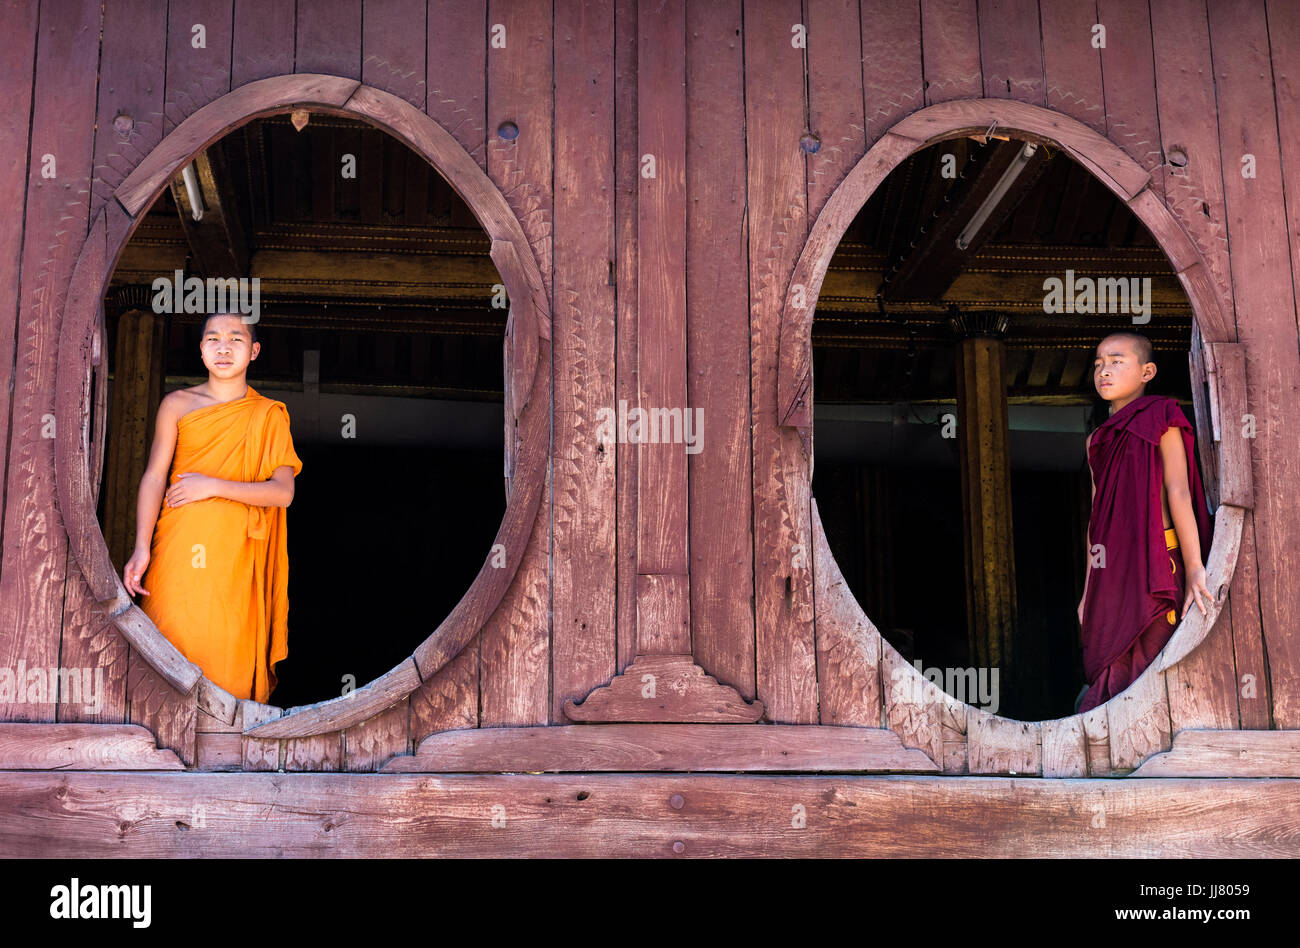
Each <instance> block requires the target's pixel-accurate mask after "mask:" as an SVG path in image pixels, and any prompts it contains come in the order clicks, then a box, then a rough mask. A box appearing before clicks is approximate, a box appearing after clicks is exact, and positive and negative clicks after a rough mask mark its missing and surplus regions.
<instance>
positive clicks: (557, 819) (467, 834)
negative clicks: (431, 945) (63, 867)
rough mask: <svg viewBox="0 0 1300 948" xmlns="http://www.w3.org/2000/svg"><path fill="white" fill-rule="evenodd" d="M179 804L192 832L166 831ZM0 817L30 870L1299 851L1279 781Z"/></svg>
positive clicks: (52, 792)
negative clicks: (537, 858) (99, 864)
mask: <svg viewBox="0 0 1300 948" xmlns="http://www.w3.org/2000/svg"><path fill="white" fill-rule="evenodd" d="M674 796H678V797H681V800H680V803H681V806H680V807H674V806H673V802H674V801H673V797H674ZM796 805H798V806H800V807H802V808H803V812H804V816H803V819H802V820H801V821H799V822H802V823H803V825H802V826H799V825H798V823H797V822H796V820H795V819H794V815H797V810H795V807H796ZM196 806H201V807H202V808H203V809H202V810H201V811H200V812H202V813H203V816H204V829H203V831H202V832H201V833H194V832H185V831H184V830H182V829H181V828H179V827H177V826H176V823H177V822H178V821H180V822H183V823H186V824H188V823H189V822H190V820H191V819H192V814H193V813H194V808H195V807H196ZM272 806H274V808H275V813H276V816H277V819H276V820H274V821H268V820H266V819H265V816H264V814H266V813H267V812H268V811H269V810H270V808H271V807H272ZM494 807H498V808H499V809H496V810H494ZM0 811H3V812H4V813H6V814H10V816H9V818H8V819H6V820H5V821H4V823H3V824H0V856H5V857H21V856H40V857H42V858H47V859H48V858H79V859H85V858H95V857H127V858H139V857H149V856H173V857H198V856H202V857H204V858H214V857H226V856H252V857H265V856H277V857H285V856H289V857H294V856H310V857H318V856H321V855H324V854H331V855H343V854H347V855H354V856H362V857H374V856H378V857H385V858H402V857H415V856H442V857H448V856H466V857H479V858H482V857H485V856H529V855H536V854H537V853H539V852H544V853H548V854H551V855H557V856H561V855H562V856H588V857H599V856H618V855H621V856H627V855H628V854H633V855H638V856H663V857H665V858H670V857H671V856H672V855H673V854H674V848H673V844H674V843H675V842H681V843H682V844H683V845H682V846H681V847H678V848H679V849H680V850H681V852H680V855H682V856H688V857H689V856H699V857H717V856H766V857H773V856H805V857H811V856H817V857H820V858H825V857H827V856H838V857H845V858H849V857H852V858H864V857H886V858H887V857H895V858H900V857H901V858H917V857H926V856H944V857H948V858H969V859H975V858H990V857H994V858H997V857H1012V856H1020V857H1024V856H1040V857H1052V858H1061V857H1071V856H1087V857H1090V858H1124V857H1129V858H1133V857H1152V856H1176V857H1182V858H1188V857H1192V858H1195V857H1204V856H1217V857H1275V858H1276V857H1282V856H1294V855H1295V852H1296V848H1297V845H1300V794H1297V792H1296V784H1295V782H1294V781H1289V780H1268V781H1244V780H1214V779H1210V780H1200V779H1178V778H1173V779H1165V780H1122V781H1106V782H1104V783H1101V782H1097V781H1086V780H1026V779H1022V778H1015V777H971V778H958V779H954V778H950V777H925V776H863V777H853V776H839V777H829V776H815V777H797V776H760V775H750V776H741V775H735V776H728V775H721V774H717V775H705V774H696V775H689V774H666V775H660V774H637V775H615V774H577V775H554V776H547V775H539V776H528V775H519V776H494V775H475V776H463V777H439V776H430V775H426V774H409V775H406V774H392V775H390V776H388V777H386V778H385V779H384V780H382V781H379V780H376V778H375V777H374V776H372V775H367V774H285V775H275V776H270V775H266V774H228V773H222V774H180V773H177V774H148V775H145V774H89V773H59V774H47V773H27V774H0ZM502 817H504V822H503V821H502V819H501V818H502ZM494 818H495V821H496V825H495V826H494V825H493V824H494ZM882 827H883V828H884V829H883V830H882Z"/></svg>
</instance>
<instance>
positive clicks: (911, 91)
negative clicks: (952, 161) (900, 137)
mask: <svg viewBox="0 0 1300 948" xmlns="http://www.w3.org/2000/svg"><path fill="white" fill-rule="evenodd" d="M859 9H860V19H861V21H862V89H863V102H864V106H863V114H864V117H865V120H864V132H865V139H866V142H867V144H868V145H870V144H871V143H873V142H875V141H876V140H877V139H878V138H880V136H881V135H883V134H885V132H887V131H888V130H889V129H890V128H891V127H892V126H893V125H894V123H895V122H897V121H898V120H899V119H901V118H902V117H903V116H904V115H907V114H908V113H910V112H915V111H916V110H917V109H919V108H921V107H922V106H924V105H925V104H926V100H925V80H924V78H923V77H922V75H921V69H922V67H921V64H922V60H923V57H922V55H921V4H920V3H919V2H917V0H908V2H905V3H899V2H897V0H861V2H860V3H859Z"/></svg>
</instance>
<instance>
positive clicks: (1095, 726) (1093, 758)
mask: <svg viewBox="0 0 1300 948" xmlns="http://www.w3.org/2000/svg"><path fill="white" fill-rule="evenodd" d="M1080 717H1081V718H1082V719H1083V739H1084V742H1085V744H1086V748H1085V749H1086V751H1087V754H1088V776H1089V777H1109V776H1110V775H1111V774H1113V773H1114V772H1115V768H1114V767H1113V766H1112V765H1111V762H1110V717H1109V715H1108V714H1107V711H1106V705H1104V704H1103V705H1099V706H1097V707H1095V708H1093V709H1092V710H1091V711H1089V712H1088V713H1086V714H1083V715H1080Z"/></svg>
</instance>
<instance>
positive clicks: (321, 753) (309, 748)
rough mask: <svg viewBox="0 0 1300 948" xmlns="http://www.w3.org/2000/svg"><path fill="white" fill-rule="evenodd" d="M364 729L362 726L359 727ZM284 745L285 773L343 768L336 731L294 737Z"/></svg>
mask: <svg viewBox="0 0 1300 948" xmlns="http://www.w3.org/2000/svg"><path fill="white" fill-rule="evenodd" d="M359 726H361V727H364V725H359ZM281 743H283V744H284V769H285V770H286V771H290V772H292V771H295V770H297V771H335V770H342V769H344V768H343V735H342V734H341V733H340V732H338V731H332V732H330V733H328V734H316V735H313V736H312V737H295V738H292V739H290V740H287V741H283V742H281Z"/></svg>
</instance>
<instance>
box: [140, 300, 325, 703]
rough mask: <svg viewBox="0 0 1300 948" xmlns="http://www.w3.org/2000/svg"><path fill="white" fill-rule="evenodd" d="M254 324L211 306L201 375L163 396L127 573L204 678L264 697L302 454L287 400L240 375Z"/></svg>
mask: <svg viewBox="0 0 1300 948" xmlns="http://www.w3.org/2000/svg"><path fill="white" fill-rule="evenodd" d="M255 333H256V330H255V329H254V324H253V323H245V322H244V321H243V320H242V319H241V318H240V317H239V316H238V315H230V314H218V315H213V316H209V317H208V320H207V322H206V323H205V324H204V330H203V339H202V342H201V343H200V346H199V348H200V352H201V354H202V356H203V364H204V365H205V366H207V369H208V381H207V382H205V383H204V384H202V385H196V386H194V387H193V388H188V389H179V390H177V391H174V392H170V393H168V394H167V395H166V396H165V397H164V398H163V400H162V404H161V405H160V406H159V408H158V416H157V421H156V422H155V431H154V442H153V449H152V452H151V453H150V455H149V464H148V467H147V468H146V470H145V473H144V476H143V477H142V478H141V480H140V491H139V497H138V501H137V528H136V546H135V553H134V555H133V556H132V557H131V559H130V560H129V561H128V562H127V564H126V566H125V567H124V568H123V575H122V582H123V585H124V586H125V587H126V589H127V591H128V592H129V593H131V594H132V595H135V594H137V593H140V594H143V595H144V596H146V597H147V598H146V599H144V600H143V603H142V606H141V608H143V609H144V612H145V614H146V615H148V616H149V618H150V619H151V620H152V621H153V623H154V625H156V626H157V627H158V629H159V631H161V632H162V633H163V635H165V636H167V638H168V639H170V640H171V642H172V644H173V645H175V646H176V647H177V648H178V649H179V650H180V651H181V653H182V654H184V655H185V657H186V658H188V659H189V660H190V661H192V662H194V663H195V664H196V665H198V666H199V667H200V668H201V669H203V673H204V675H205V676H207V678H208V679H209V680H210V681H212V682H213V683H215V684H217V685H220V686H221V687H222V688H224V689H225V690H226V691H228V692H230V693H231V694H232V695H234V696H235V697H236V698H251V699H253V700H256V701H262V702H265V701H266V700H267V699H268V698H269V697H270V696H271V692H272V690H273V689H274V688H275V685H276V676H275V665H276V663H277V662H279V661H281V660H283V659H284V658H285V657H286V656H287V655H288V654H289V647H288V617H289V594H288V581H289V555H288V547H287V544H286V540H287V533H286V519H287V516H286V508H287V507H288V506H289V504H290V502H292V500H293V479H294V477H295V476H296V475H297V474H298V472H299V471H301V470H302V461H300V460H299V459H298V455H297V454H296V453H295V452H294V449H293V438H292V437H291V435H290V433H289V412H288V410H287V409H286V408H285V406H284V403H283V402H278V401H274V400H272V399H269V398H266V397H265V396H263V395H260V394H258V393H257V392H256V391H254V389H253V388H252V386H250V385H249V384H248V381H247V379H246V373H247V370H248V364H249V362H251V361H252V360H253V359H256V358H257V354H258V352H259V351H260V350H261V343H259V342H257V338H256V335H255ZM173 451H174V453H175V458H174V460H173ZM169 464H170V467H171V478H170V486H169V485H168V479H167V471H168V466H169ZM164 497H165V499H166V506H164V507H162V510H161V513H160V512H159V507H160V506H161V505H162V502H163V500H164ZM155 521H156V529H155ZM151 539H152V543H151ZM146 570H148V575H147V576H146V575H145V571H146ZM146 586H147V587H148V588H146Z"/></svg>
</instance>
